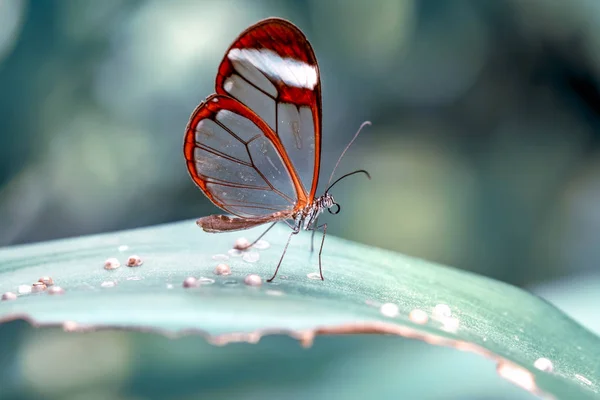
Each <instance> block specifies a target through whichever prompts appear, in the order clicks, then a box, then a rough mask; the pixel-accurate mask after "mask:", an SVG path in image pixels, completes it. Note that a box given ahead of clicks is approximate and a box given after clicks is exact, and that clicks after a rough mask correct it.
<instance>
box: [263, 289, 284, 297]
mask: <svg viewBox="0 0 600 400" xmlns="http://www.w3.org/2000/svg"><path fill="white" fill-rule="evenodd" d="M265 293H266V294H268V295H269V296H283V292H282V291H281V290H267V291H266V292H265Z"/></svg>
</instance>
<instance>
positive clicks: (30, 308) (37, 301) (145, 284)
mask: <svg viewBox="0 0 600 400" xmlns="http://www.w3.org/2000/svg"><path fill="white" fill-rule="evenodd" d="M261 232H262V230H261V229H254V230H250V231H247V232H244V235H245V236H246V237H248V238H249V239H254V237H256V236H258V235H259V234H260V233H261ZM288 234H289V229H286V227H285V226H282V227H276V228H274V229H273V230H272V231H271V232H269V234H268V235H267V237H266V239H267V240H269V241H270V242H271V247H270V248H268V249H265V250H251V251H257V252H258V253H259V255H260V259H259V260H258V261H257V262H254V263H250V262H246V261H244V260H243V258H242V257H231V258H229V259H228V260H227V261H225V263H227V264H229V265H230V266H231V271H232V273H231V275H229V276H218V275H215V274H214V273H213V270H214V268H215V267H216V265H217V264H219V263H221V262H223V261H217V260H215V259H213V256H215V255H217V254H228V250H229V249H231V248H232V245H233V243H234V241H235V239H236V238H238V237H239V236H240V234H206V233H204V232H202V231H201V230H200V229H199V228H198V227H197V226H196V225H195V223H194V221H185V222H182V223H177V224H170V225H164V226H159V227H152V228H145V229H138V230H133V231H126V232H117V233H111V234H103V235H97V236H90V237H83V238H76V239H68V240H61V241H54V242H48V243H41V244H33V245H26V246H14V247H10V248H5V249H3V250H0V292H2V293H4V292H9V291H10V292H15V293H16V292H17V291H18V290H17V288H18V287H19V286H20V285H31V284H32V283H33V282H34V281H36V280H38V278H40V277H42V276H51V277H52V278H53V280H54V283H55V287H56V286H60V287H61V288H62V289H64V291H65V292H64V294H54V295H51V294H50V293H49V291H46V292H40V293H31V294H19V296H18V298H17V299H16V300H12V301H3V302H1V303H0V321H4V322H5V323H7V322H9V321H15V320H21V319H24V320H26V321H28V322H30V323H31V324H33V325H35V326H46V327H63V328H64V329H66V330H69V331H98V330H103V329H113V330H114V329H120V330H121V329H127V330H135V331H138V332H153V333H155V334H163V335H167V336H177V335H180V334H182V333H186V334H190V333H198V334H200V335H201V336H203V337H204V338H206V339H207V340H208V342H209V343H214V344H226V343H231V342H250V343H255V342H257V341H258V340H259V339H260V338H261V337H262V336H263V335H267V334H286V335H290V336H292V337H293V338H296V339H298V340H300V342H301V343H302V344H304V345H305V346H310V345H311V343H312V341H313V339H314V337H315V336H318V335H338V334H363V333H373V334H378V333H381V334H392V335H400V336H404V337H408V338H414V339H419V340H422V341H425V342H427V343H430V344H438V345H443V346H448V347H453V348H458V349H461V350H466V351H470V352H474V353H476V354H479V355H483V356H485V357H488V358H491V359H492V360H495V361H496V362H497V363H498V365H499V373H500V374H501V375H503V376H504V377H505V378H507V379H509V380H511V381H512V382H513V383H517V384H520V385H521V386H523V387H525V388H526V389H527V390H528V391H530V392H532V393H535V394H537V395H540V396H542V397H546V398H551V396H555V397H557V398H569V399H571V398H590V399H592V398H600V396H599V395H598V391H599V383H600V363H599V361H598V360H600V340H599V339H598V337H596V336H595V335H593V334H592V333H590V332H588V331H587V330H585V329H584V328H583V327H581V326H580V325H578V324H577V323H575V322H574V321H572V320H571V319H570V318H568V317H567V316H565V315H564V314H563V313H561V312H560V311H559V310H557V309H556V308H555V307H553V306H552V305H550V304H548V303H546V302H544V301H543V300H541V299H539V298H537V297H535V296H533V295H531V294H528V293H526V292H525V291H523V290H520V289H518V288H515V287H513V286H510V285H507V284H504V283H501V282H497V281H493V280H490V279H487V278H484V277H481V276H477V275H474V274H471V273H467V272H464V271H460V270H456V269H453V268H450V267H446V266H441V265H436V264H432V263H430V262H426V261H423V260H419V259H415V258H411V257H407V256H403V255H400V254H396V253H392V252H389V251H384V250H381V249H375V248H370V247H367V246H363V245H360V244H356V243H352V242H348V241H344V240H341V239H338V238H334V237H331V236H328V237H327V239H326V241H325V247H324V250H323V265H324V275H325V281H321V280H315V279H309V277H308V276H307V275H308V274H311V273H315V272H318V262H317V255H316V253H315V254H313V255H312V256H311V254H310V252H309V247H310V235H309V234H300V235H297V236H295V237H293V238H292V244H291V245H290V247H289V248H288V251H287V253H286V256H285V259H284V262H283V264H282V267H281V270H280V275H278V277H277V278H276V280H275V281H274V282H273V283H270V284H269V283H266V282H264V279H265V278H268V277H270V276H271V274H272V273H273V271H274V267H275V265H276V264H277V261H278V260H279V257H280V255H281V251H282V249H283V245H284V244H285V241H286V239H287V235H288ZM316 239H317V241H316V244H317V243H318V241H320V237H317V238H316ZM132 254H137V255H139V256H140V257H141V258H142V260H143V265H141V266H139V267H131V268H130V267H127V266H126V265H124V264H125V263H126V260H127V257H128V256H130V255H132ZM110 257H116V258H118V259H119V260H120V262H121V264H122V266H121V267H120V268H118V269H115V270H105V269H104V268H103V266H104V261H105V260H106V259H107V258H110ZM248 274H258V275H259V276H261V277H262V278H263V284H262V285H261V286H259V287H253V286H248V285H246V284H245V283H244V278H245V277H246V276H247V275H248ZM189 276H194V277H197V278H201V277H203V278H206V279H203V280H201V281H202V282H203V284H201V285H200V286H199V287H197V288H183V287H182V283H183V281H184V280H185V279H186V278H187V277H189ZM106 282H116V286H114V287H108V284H107V283H106ZM388 303H389V304H394V305H395V307H397V315H395V314H394V311H395V309H394V306H391V305H389V304H388ZM438 304H444V305H447V306H448V307H449V308H450V310H451V314H452V315H451V316H450V317H448V316H447V315H446V316H443V315H442V314H443V313H441V314H440V313H435V312H434V308H435V307H436V305H438ZM413 310H420V311H417V312H414V311H413ZM437 310H438V311H439V310H442V308H440V307H438V308H437ZM411 311H413V313H412V318H411V317H410V315H411ZM423 315H426V316H427V319H428V320H427V322H426V323H422V322H423V321H420V320H419V319H420V318H422V317H423ZM15 335H16V334H15ZM134 335H138V336H139V335H140V333H137V334H134ZM136 337H137V336H136ZM142 337H143V336H142ZM159 337H160V336H159ZM360 338H361V339H360V343H361V346H366V347H367V348H368V347H369V346H373V345H375V344H376V343H380V342H378V340H380V339H377V337H376V336H370V337H367V338H365V337H362V336H360ZM157 340H158V339H157ZM319 340H321V339H319ZM327 340H329V341H330V342H331V341H332V340H334V339H332V338H329V339H327ZM335 340H338V341H341V342H344V340H348V339H341V338H337V339H335ZM267 343H271V344H272V343H275V344H274V345H271V344H270V345H269V346H271V347H273V348H274V349H276V348H277V347H278V346H279V345H278V344H277V342H273V341H272V340H271V339H267ZM356 343H359V342H356ZM317 344H318V340H317ZM246 346H248V345H246ZM342 347H343V346H342ZM227 348H231V346H228V347H227ZM219 349H221V350H220V351H216V350H214V351H213V350H207V351H208V352H211V354H212V357H218V354H219V353H220V352H222V354H229V356H231V357H232V358H235V356H234V355H232V354H239V349H240V347H239V345H238V347H234V348H233V349H234V350H227V351H226V350H225V349H223V348H219ZM317 349H320V350H319V351H323V350H322V349H323V347H322V346H321V347H319V346H318V345H316V346H315V347H314V348H313V349H310V350H304V353H302V354H307V355H306V357H310V356H309V355H308V354H311V352H314V351H317ZM241 351H242V353H243V352H244V351H247V350H241ZM261 354H263V355H264V352H263V353H261ZM299 357H300V356H299ZM540 358H546V359H549V360H550V361H551V363H552V370H551V371H542V370H540V369H538V368H536V367H535V366H534V364H535V363H536V360H538V359H540ZM238 362H239V361H238ZM539 363H540V361H538V365H540V364H539ZM0 381H1V380H0Z"/></svg>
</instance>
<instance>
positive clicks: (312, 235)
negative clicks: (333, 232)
mask: <svg viewBox="0 0 600 400" xmlns="http://www.w3.org/2000/svg"><path fill="white" fill-rule="evenodd" d="M318 224H319V217H317V219H315V225H318ZM317 229H319V228H316V229H313V230H312V234H311V235H310V252H311V253H313V252H314V251H315V233H317Z"/></svg>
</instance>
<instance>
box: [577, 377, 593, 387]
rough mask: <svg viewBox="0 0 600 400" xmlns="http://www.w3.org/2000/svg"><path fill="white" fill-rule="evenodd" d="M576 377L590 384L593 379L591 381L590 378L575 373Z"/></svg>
mask: <svg viewBox="0 0 600 400" xmlns="http://www.w3.org/2000/svg"><path fill="white" fill-rule="evenodd" d="M575 378H577V380H579V381H580V382H583V383H585V384H586V385H588V386H591V385H592V381H590V380H589V379H588V378H586V377H585V376H583V375H579V374H575Z"/></svg>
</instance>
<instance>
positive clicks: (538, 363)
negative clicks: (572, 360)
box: [533, 357, 554, 372]
mask: <svg viewBox="0 0 600 400" xmlns="http://www.w3.org/2000/svg"><path fill="white" fill-rule="evenodd" d="M533 366H534V367H536V368H537V369H539V370H540V371H545V372H552V371H553V370H554V365H552V361H550V360H548V359H547V358H544V357H542V358H538V359H537V360H535V362H534V363H533Z"/></svg>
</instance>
